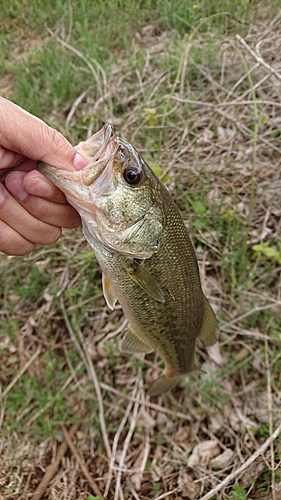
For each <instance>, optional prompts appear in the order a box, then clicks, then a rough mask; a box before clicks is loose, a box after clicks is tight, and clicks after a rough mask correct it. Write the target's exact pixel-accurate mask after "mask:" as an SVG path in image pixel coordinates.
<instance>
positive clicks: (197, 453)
mask: <svg viewBox="0 0 281 500" xmlns="http://www.w3.org/2000/svg"><path fill="white" fill-rule="evenodd" d="M219 453H220V448H219V445H218V441H217V440H216V439H210V440H208V441H202V442H201V443H199V444H197V445H196V446H195V447H194V449H193V452H192V455H191V456H190V457H189V459H188V461H187V465H188V467H196V465H200V466H201V467H202V466H205V465H208V464H209V462H210V460H211V459H212V458H214V457H216V456H217V455H219Z"/></svg>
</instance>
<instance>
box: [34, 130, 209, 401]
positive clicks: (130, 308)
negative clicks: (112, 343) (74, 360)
mask: <svg viewBox="0 0 281 500" xmlns="http://www.w3.org/2000/svg"><path fill="white" fill-rule="evenodd" d="M76 149H77V151H78V152H79V153H80V154H81V155H82V156H84V157H85V158H87V159H88V160H89V163H88V165H87V166H86V167H85V168H84V169H83V170H80V171H66V170H63V169H59V168H56V167H54V166H52V165H48V164H46V163H43V162H39V163H38V170H39V171H40V172H42V173H43V174H44V175H45V176H46V177H47V178H48V179H49V180H50V181H51V182H52V183H53V184H55V185H56V186H57V187H58V188H59V189H60V190H61V191H62V192H63V193H64V194H65V195H66V198H67V200H68V201H69V203H70V204H71V205H73V207H74V208H75V209H76V210H77V211H78V212H79V214H80V216H81V220H82V226H83V230H84V234H85V237H86V239H87V240H88V242H89V244H90V246H91V247H92V249H93V251H94V253H95V255H96V258H97V260H98V262H99V264H100V266H101V269H102V287H103V294H104V297H105V300H106V303H107V305H108V307H109V308H110V309H112V310H113V309H114V307H115V305H116V302H117V301H118V302H119V303H120V305H121V307H122V309H123V312H124V315H125V317H126V319H127V320H128V328H127V329H126V331H125V334H124V338H123V341H122V345H121V351H122V352H126V353H148V352H152V351H156V352H157V353H158V354H159V355H160V357H161V358H162V360H163V362H164V365H165V368H164V371H163V373H162V374H161V375H160V377H159V378H157V379H156V380H155V381H154V383H153V384H152V385H151V387H150V388H149V390H148V394H149V395H150V396H159V395H161V394H163V393H165V392H166V391H169V390H171V389H173V388H174V387H175V386H176V385H177V383H178V382H179V381H180V380H181V379H182V378H183V377H185V376H186V375H188V374H190V373H193V372H196V371H198V369H197V368H196V366H195V362H194V355H195V348H196V339H199V340H201V341H202V342H203V343H204V344H205V345H206V346H209V345H212V344H214V343H215V342H216V341H217V340H218V323H217V319H216V316H215V314H214V312H213V309H212V307H211V305H210V303H209V302H208V300H207V298H206V296H205V295H204V293H203V290H202V286H201V281H200V275H199V269H198V263H197V259H196V254H195V251H194V248H193V245H192V243H191V240H190V238H189V235H188V232H187V229H186V227H185V224H184V222H183V219H182V217H181V214H180V212H179V209H178V208H177V206H176V204H175V202H174V200H173V198H172V196H171V195H170V193H169V191H168V189H167V188H166V187H165V186H164V184H163V183H162V182H160V180H159V178H158V177H157V176H156V174H155V173H154V172H153V170H152V169H151V168H150V167H149V166H148V164H147V163H146V162H145V160H144V159H143V158H142V157H141V155H140V154H139V153H138V151H137V150H136V149H135V148H134V147H133V146H132V145H131V144H130V143H129V142H127V141H125V140H124V139H122V138H120V137H118V136H116V135H115V134H114V131H113V128H112V126H111V125H110V124H105V125H104V126H103V127H102V129H101V130H99V131H98V132H96V133H95V134H94V135H93V136H92V137H90V138H89V139H88V140H86V141H85V142H81V143H79V144H78V146H76ZM199 371H200V370H199Z"/></svg>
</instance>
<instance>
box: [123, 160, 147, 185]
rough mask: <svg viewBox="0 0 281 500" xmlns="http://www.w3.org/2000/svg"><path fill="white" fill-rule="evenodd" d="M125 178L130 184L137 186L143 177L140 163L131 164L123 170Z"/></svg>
mask: <svg viewBox="0 0 281 500" xmlns="http://www.w3.org/2000/svg"><path fill="white" fill-rule="evenodd" d="M123 178H124V180H125V181H126V182H127V184H129V185H130V186H136V185H137V184H139V182H140V181H141V179H142V169H141V168H140V167H138V165H129V166H128V167H126V168H125V170H124V172H123Z"/></svg>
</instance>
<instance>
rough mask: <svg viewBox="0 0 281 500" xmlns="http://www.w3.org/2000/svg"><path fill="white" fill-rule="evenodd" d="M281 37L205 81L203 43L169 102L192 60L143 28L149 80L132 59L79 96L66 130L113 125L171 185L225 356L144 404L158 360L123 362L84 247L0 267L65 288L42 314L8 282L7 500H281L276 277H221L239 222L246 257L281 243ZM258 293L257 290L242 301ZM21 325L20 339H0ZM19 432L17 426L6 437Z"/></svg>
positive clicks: (178, 45)
mask: <svg viewBox="0 0 281 500" xmlns="http://www.w3.org/2000/svg"><path fill="white" fill-rule="evenodd" d="M280 22H281V21H280V15H279V16H277V17H276V18H275V19H274V20H272V21H271V22H269V23H268V24H267V25H264V24H263V23H260V24H259V23H257V25H252V26H251V27H250V30H249V33H248V34H247V35H246V36H245V37H244V38H241V37H239V38H237V37H236V38H235V37H230V36H229V37H228V38H226V39H225V40H224V41H223V43H222V44H220V49H219V51H218V53H217V55H216V57H215V58H214V59H213V60H212V63H211V64H210V65H208V64H207V62H208V61H207V59H204V56H203V54H204V51H205V50H206V53H207V44H208V40H207V39H206V38H204V36H203V35H199V34H197V38H196V47H195V49H196V50H195V51H194V50H192V49H194V46H192V45H191V47H190V50H189V51H185V52H184V53H185V54H186V56H185V57H186V59H185V61H184V63H185V64H184V67H185V71H186V74H185V73H182V74H181V87H180V89H181V90H180V91H178V88H173V86H172V84H171V71H170V70H169V64H170V65H172V63H173V61H174V60H175V56H174V54H180V53H181V50H183V48H184V47H185V46H184V43H185V42H184V41H183V40H179V39H178V38H177V37H176V35H175V33H170V34H169V33H166V32H165V33H164V32H163V33H159V34H158V35H156V34H155V33H156V32H155V27H154V26H147V27H145V29H144V30H142V31H141V32H140V33H138V34H136V37H135V40H134V50H135V53H136V54H137V55H138V56H139V58H142V59H143V66H142V68H141V71H140V70H139V69H138V70H136V71H135V70H134V68H132V65H131V62H130V61H129V60H126V59H125V57H124V55H123V54H120V56H119V60H118V64H116V66H114V67H113V69H112V73H111V75H108V76H107V78H106V79H105V78H102V77H101V76H100V74H99V71H98V70H97V69H96V68H95V70H94V77H95V79H96V80H99V85H97V88H98V92H99V94H98V95H95V96H93V95H92V93H91V89H88V90H85V92H84V93H83V95H81V96H78V97H77V99H78V100H76V101H75V102H74V103H73V106H72V108H71V111H70V112H69V114H68V123H69V124H71V125H72V126H75V124H77V123H79V122H81V123H82V122H85V120H86V119H87V118H86V117H88V116H92V121H90V123H89V124H88V134H90V133H92V130H93V128H95V127H96V128H97V125H100V124H101V123H102V122H104V121H110V122H111V123H113V124H115V126H116V129H117V132H118V134H119V135H122V136H123V137H125V138H126V139H127V140H129V141H130V142H133V143H134V144H135V145H136V146H137V147H138V149H139V150H140V152H141V153H144V154H145V155H147V154H148V153H147V152H148V151H149V154H150V155H151V156H152V159H155V158H156V159H157V163H158V164H159V165H161V168H162V175H168V180H167V183H168V186H169V188H170V189H171V190H172V192H173V193H174V194H175V197H176V199H177V201H178V204H179V207H180V209H181V210H183V216H184V217H185V218H186V220H187V222H188V224H189V225H190V226H191V228H192V233H193V237H194V242H195V246H196V251H197V255H198V258H199V265H200V272H201V275H202V281H203V285H204V288H205V290H206V293H207V295H208V297H209V299H210V301H211V302H212V304H213V306H214V309H215V310H216V312H218V313H219V316H220V323H221V327H222V328H221V338H220V343H219V344H218V345H217V346H214V348H211V349H208V350H207V349H204V348H202V347H201V346H198V351H197V353H198V356H199V357H200V358H201V364H202V365H203V369H204V370H205V372H206V373H205V374H204V375H203V376H202V377H201V378H199V379H196V378H189V379H187V380H185V381H183V382H182V383H181V384H180V385H179V387H178V388H177V389H176V390H175V391H174V392H173V393H171V394H170V395H168V396H164V397H160V398H151V399H149V398H148V397H147V396H146V386H147V384H149V383H150V380H151V379H154V378H155V377H156V376H157V375H158V374H159V373H160V371H161V366H160V363H159V360H158V358H157V357H156V356H155V355H154V354H149V355H147V356H144V355H143V356H136V357H134V358H131V359H129V358H128V357H126V356H124V355H121V354H120V353H119V350H118V344H119V338H120V335H119V334H120V332H121V330H122V329H123V327H124V318H123V316H122V311H121V310H120V309H117V310H115V311H113V312H110V311H108V310H107V309H106V307H105V304H104V300H103V297H102V294H101V291H100V289H99V288H98V286H97V287H93V286H92V287H91V281H90V279H93V280H96V282H97V283H98V280H99V279H100V275H99V270H98V268H97V266H96V265H94V266H93V263H92V261H93V258H92V257H89V255H88V252H89V250H88V249H87V246H86V244H85V242H84V241H83V239H82V238H81V233H80V232H79V231H77V232H75V231H65V233H64V239H63V240H62V242H60V243H58V244H57V245H55V246H54V247H53V249H50V250H47V251H45V250H44V251H43V252H42V249H39V248H38V249H36V250H35V252H34V253H33V254H32V255H31V256H28V257H24V258H21V259H17V258H5V257H1V261H0V264H1V269H2V272H3V276H5V267H6V266H9V273H10V275H13V273H14V274H17V275H18V273H19V268H20V267H21V268H22V267H23V265H26V266H28V265H30V264H32V265H33V266H36V267H37V271H38V273H39V275H40V276H43V275H44V274H46V273H47V276H48V275H49V277H50V272H51V273H53V275H54V276H55V281H52V283H54V282H55V285H52V284H51V285H50V284H49V283H45V285H44V286H43V292H42V294H41V296H40V299H39V301H36V300H35V299H33V300H32V299H30V300H29V301H26V300H24V299H21V296H20V290H19V287H18V293H15V292H11V291H10V289H11V290H14V288H13V285H14V283H13V282H12V280H13V278H12V277H11V276H9V277H7V275H6V280H7V282H6V283H7V284H6V287H5V289H4V290H3V302H2V307H1V311H0V320H1V337H0V345H1V355H2V359H1V362H2V369H1V374H0V375H1V380H0V382H1V396H0V397H1V408H0V429H1V435H0V450H1V454H0V471H1V474H0V487H1V491H3V492H4V493H1V494H2V495H3V496H2V497H1V494H0V498H3V499H6V498H16V499H25V498H39V496H38V497H36V494H35V491H38V490H40V488H41V491H42V492H43V490H44V489H45V490H44V491H45V492H43V493H42V495H44V496H43V498H49V499H51V500H55V499H56V500H60V499H75V500H83V499H88V498H91V497H90V495H91V494H94V495H98V497H101V498H110V499H114V500H118V499H121V500H122V499H124V498H135V499H139V500H145V499H151V498H153V499H154V500H160V499H161V498H167V499H171V500H172V499H174V500H178V499H179V498H187V499H190V500H195V499H199V498H200V499H201V500H208V499H209V498H213V497H215V498H217V499H218V500H220V499H221V500H222V499H227V498H229V499H231V498H234V496H233V494H232V493H233V491H234V490H233V487H234V486H239V487H241V488H242V490H243V489H244V491H246V492H248V498H252V499H260V498H273V500H276V499H277V498H278V495H279V494H280V483H281V466H280V456H281V455H280V454H281V449H280V436H279V435H280V432H281V426H280V414H281V393H280V370H279V371H278V363H279V366H280V347H279V346H280V326H281V325H280V306H281V297H280V266H279V267H278V263H276V266H275V267H272V265H271V268H270V277H269V276H268V274H267V271H266V265H267V262H266V261H265V260H264V259H263V256H262V255H261V256H259V258H258V260H256V261H254V260H253V261H252V266H253V268H254V270H255V271H256V272H255V273H254V272H253V269H247V273H245V270H243V269H242V271H243V272H244V274H243V277H242V278H243V279H240V282H239V280H238V277H237V276H236V275H234V274H233V273H234V271H231V270H230V272H229V274H227V273H226V270H225V269H224V267H223V263H222V262H221V256H222V255H223V259H224V261H225V267H229V268H233V269H234V268H235V266H236V267H238V266H239V262H235V261H233V254H232V249H233V246H234V245H235V244H236V246H237V243H235V240H234V238H235V230H236V227H237V224H238V222H239V223H241V225H242V226H244V227H245V228H246V229H247V232H246V234H245V235H244V239H245V241H246V245H247V248H248V251H249V249H251V245H254V243H262V242H263V241H268V240H270V241H271V242H274V241H276V242H277V241H279V240H280V236H279V234H280V224H281V222H280V221H281V210H280V189H281V170H280V145H279V137H280V119H279V115H280V86H281V77H280V69H279V68H280V64H281V59H280V51H279V47H280V42H281V40H280V27H281V26H280ZM157 33H158V32H157ZM157 37H158V39H157ZM58 43H59V39H58ZM190 43H191V44H192V42H190ZM194 44H195V42H194ZM65 47H66V46H65ZM68 48H69V47H68ZM66 49H67V47H66ZM69 50H70V49H69ZM196 51H197V52H196ZM198 51H200V53H201V60H200V62H198ZM77 57H78V59H79V57H80V56H79V54H77ZM243 63H244V65H243ZM245 68H247V69H245ZM88 69H89V71H92V68H91V66H89V65H88ZM193 74H195V75H196V78H195V79H194V77H193V79H192V75H193ZM249 74H250V75H251V77H252V80H253V86H252V87H251V86H250V85H249ZM253 89H254V93H253ZM158 95H160V96H161V99H159V98H158ZM114 106H115V107H114ZM120 106H121V107H122V109H123V113H122V115H121V116H120V115H119V114H118V113H117V111H116V110H117V109H120ZM255 106H257V108H258V117H259V118H258V119H259V123H258V125H259V127H258V133H256V132H255V120H254V107H255ZM148 109H150V110H155V112H153V114H154V118H153V122H151V120H150V122H149V120H148V119H147V110H148ZM114 110H115V111H114ZM175 116H176V117H177V118H176V120H175ZM148 131H150V135H148ZM161 134H162V139H163V140H162V144H161V148H160V150H159V148H158V145H157V140H158V139H159V135H160V136H161ZM148 137H149V140H148ZM157 155H158V156H157ZM147 159H148V160H149V158H147ZM198 180H200V182H202V185H203V186H204V185H205V186H206V192H205V194H204V193H202V204H201V205H202V206H199V205H198V204H197V205H196V206H195V208H196V210H195V212H194V210H193V209H192V208H193V207H194V205H193V207H192V203H191V205H190V208H189V212H190V213H188V212H187V210H186V206H187V203H190V200H189V201H188V196H189V190H190V189H192V187H193V188H194V189H196V186H197V184H198ZM210 183H211V188H210ZM253 183H254V186H255V193H254V196H253V192H252V186H253ZM179 186H180V187H179ZM186 196H187V197H186ZM191 202H192V200H191ZM183 206H184V208H182V207H183ZM202 207H203V208H202ZM214 207H217V208H216V210H214ZM205 211H207V214H208V216H206V220H205V219H204V217H205V216H204V214H205ZM212 217H214V224H211V223H210V221H209V218H212ZM224 220H225V221H231V222H233V226H232V227H233V233H232V234H228V235H227V238H225V240H224V241H222V236H221V230H222V225H221V221H222V222H223V221H224ZM216 221H217V222H218V228H216ZM235 224H236V225H235ZM241 245H243V242H242V241H241ZM48 252H49V253H48ZM52 252H53V253H52ZM234 257H235V256H234ZM49 259H50V260H49ZM52 259H54V262H55V265H54V264H52V262H53V261H52ZM89 270H91V273H92V275H91V278H90V277H88V274H87V273H89ZM242 271H241V272H242ZM231 273H232V278H233V283H234V284H232V285H230V284H229V282H228V281H229V276H231ZM248 275H249V276H250V279H252V280H254V286H252V287H249V286H248V288H247V286H243V285H244V284H245V282H246V281H247V282H248V281H249V276H248ZM225 276H228V279H225V278H224V277H225ZM50 281H51V280H50ZM23 286H25V287H26V286H28V284H27V285H25V284H24V285H23ZM87 287H88V289H89V288H90V287H91V292H90V293H89V292H87V293H86V288H87ZM268 311H270V315H268ZM245 314H246V315H247V317H246V316H245ZM258 314H259V315H260V314H264V315H267V316H264V318H268V319H265V320H258V321H257V322H256V323H254V324H255V326H254V327H251V321H250V319H251V318H254V317H256V316H257V315H258ZM12 317H13V318H15V319H14V321H15V326H14V331H16V336H15V337H12V336H11V337H10V336H9V335H8V333H6V332H5V329H4V326H3V325H4V324H5V323H6V324H7V322H9V321H10V320H11V318H12ZM247 320H248V323H246V321H247ZM259 325H260V326H259ZM276 325H277V326H276ZM273 330H274V331H275V332H277V333H276V334H275V335H272V333H271V331H273ZM72 351H74V352H75V353H76V356H74V355H73V353H72ZM49 352H51V353H53V356H56V358H57V359H58V360H59V361H60V363H61V370H62V373H63V374H66V376H65V377H64V378H61V379H60V378H59V377H58V380H56V381H55V382H54V383H56V391H55V393H51V391H50V388H49V387H48V388H45V387H44V378H45V376H46V370H47V369H48V365H49V364H50V363H51V361H50V360H51V357H48V356H47V353H49ZM275 366H276V369H275V368H274V367H275ZM54 373H55V372H54ZM26 374H27V375H28V378H29V379H31V380H33V379H34V378H35V377H36V378H37V379H38V381H39V382H40V383H41V384H42V391H45V390H48V391H49V392H50V394H49V397H48V399H46V401H45V402H42V403H40V405H39V404H38V401H37V400H36V398H35V399H34V398H33V397H32V396H31V395H28V387H29V388H30V390H34V388H33V386H32V384H31V383H29V382H27V378H26V377H25V376H26ZM19 384H22V391H23V393H24V392H25V391H26V398H27V399H28V402H27V404H26V405H25V404H23V405H22V408H21V409H19V411H18V412H17V413H16V414H14V415H11V409H10V406H9V396H11V395H12V394H13V390H14V389H15V388H16V387H17V386H18V385H19ZM28 384H29V385H28ZM35 394H36V393H35ZM38 394H39V393H37V397H38ZM61 400H63V401H64V404H65V405H66V408H67V409H65V410H63V411H60V410H59V404H60V401H61ZM11 416H12V417H13V419H14V420H15V421H16V423H17V426H14V427H12V426H11V423H8V422H9V420H10V419H11ZM63 420H65V422H64V424H63V425H64V427H63V429H64V433H61V432H59V429H60V424H61V422H62V421H63ZM50 421H53V424H52V425H50ZM73 422H74V423H75V424H76V425H77V429H76V428H74V432H72V431H71V429H73V427H71V425H72V424H73ZM39 423H40V426H41V427H42V426H44V425H45V426H46V427H47V428H48V426H49V429H50V430H49V437H48V438H47V439H44V440H43V441H42V440H41V441H40V439H41V438H40V435H38V436H37V437H34V436H33V437H31V435H32V429H35V428H36V427H34V426H35V424H39ZM7 425H8V427H7ZM19 426H23V427H24V429H25V430H28V433H27V434H25V433H23V432H21V430H20V427H19ZM55 429H57V430H56V431H55ZM29 432H30V433H31V434H30V435H29ZM66 436H68V437H66ZM71 443H72V445H71ZM63 445H64V446H63ZM62 446H63V448H61V447H62ZM70 449H72V452H71V451H70ZM59 450H63V452H64V453H62V452H60V451H59ZM75 450H77V453H76V452H75ZM52 467H53V469H52ZM50 468H51V469H52V474H50V476H49V478H48V481H47V482H46V484H45V483H44V477H46V476H45V474H46V473H47V471H49V470H50ZM89 477H90V478H91V479H92V481H91V479H89ZM241 498H242V497H241Z"/></svg>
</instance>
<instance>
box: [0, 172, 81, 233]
mask: <svg viewBox="0 0 281 500" xmlns="http://www.w3.org/2000/svg"><path fill="white" fill-rule="evenodd" d="M27 175H28V174H24V173H23V172H12V173H11V174H9V175H8V176H7V178H6V183H5V186H6V188H7V189H8V191H9V192H10V193H11V194H12V195H13V196H14V198H16V199H17V200H18V201H19V203H20V204H21V206H22V207H23V208H24V209H25V210H26V211H27V212H28V213H29V214H30V215H32V216H33V217H34V218H36V219H38V220H39V221H42V222H45V223H47V224H50V225H52V226H56V227H67V228H75V227H79V226H80V224H81V221H80V216H79V215H78V213H77V212H76V210H75V209H74V208H73V207H72V206H71V205H69V204H68V203H67V201H66V199H65V197H64V195H63V194H62V193H61V192H60V191H59V190H55V191H58V193H57V198H58V199H59V201H60V203H55V202H53V199H55V198H56V192H55V194H53V196H52V197H51V200H46V199H44V198H40V197H38V196H34V195H30V194H29V193H27V191H25V190H24V189H23V181H24V180H25V178H26V176H27ZM43 181H44V179H43ZM49 188H50V189H51V192H52V193H53V185H52V184H50V183H48V184H47V186H46V192H45V194H46V195H47V194H49V195H50V192H49V191H47V190H48V189H49ZM62 202H64V203H62Z"/></svg>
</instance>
